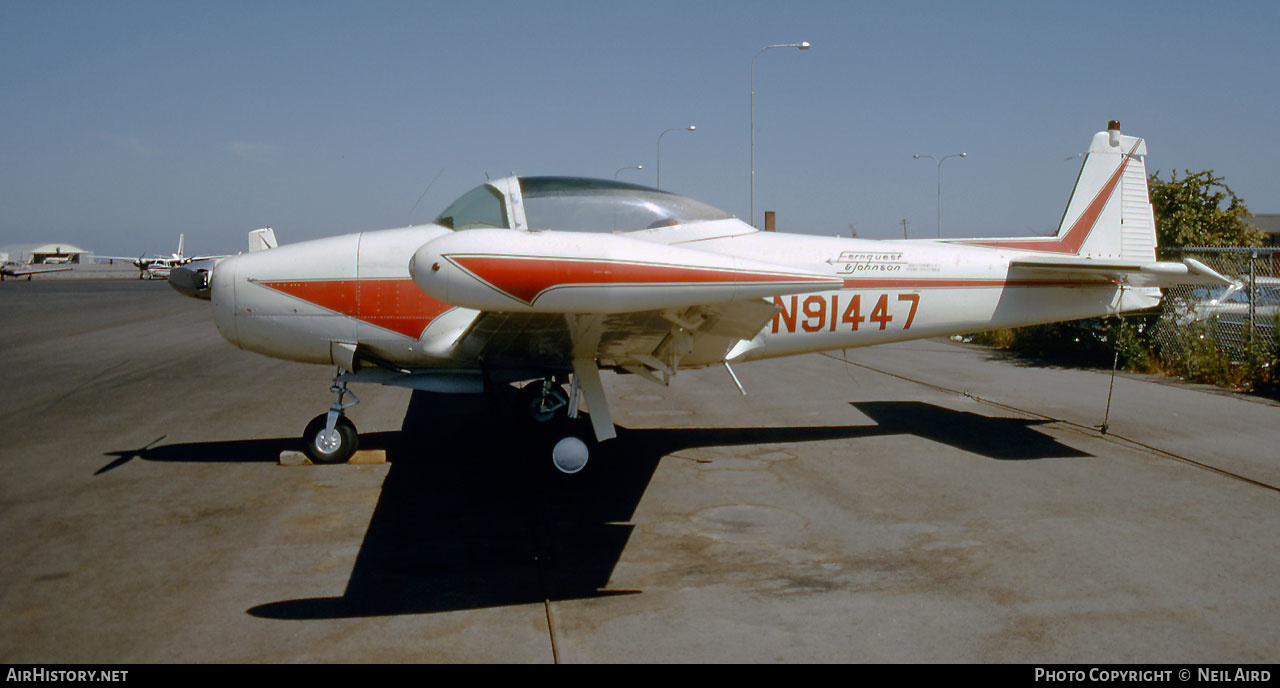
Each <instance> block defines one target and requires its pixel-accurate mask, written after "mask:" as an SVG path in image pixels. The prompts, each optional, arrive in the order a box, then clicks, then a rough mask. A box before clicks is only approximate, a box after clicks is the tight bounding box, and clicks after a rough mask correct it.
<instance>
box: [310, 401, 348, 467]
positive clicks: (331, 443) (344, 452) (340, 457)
mask: <svg viewBox="0 0 1280 688" xmlns="http://www.w3.org/2000/svg"><path fill="white" fill-rule="evenodd" d="M328 415H329V414H327V413H322V414H320V415H318V416H316V417H315V418H312V419H311V422H310V423H307V429H306V430H304V431H303V432H302V442H303V445H304V447H303V451H304V452H306V454H307V458H309V459H311V463H317V464H331V463H345V462H346V461H347V459H350V458H351V455H352V454H354V453H356V449H357V448H358V447H359V446H360V435H359V434H358V433H356V426H355V425H354V424H352V422H351V421H349V420H347V417H346V416H338V422H337V423H335V424H334V428H333V432H332V433H328V432H326V431H325V425H326V424H327V423H328V420H329V418H328Z"/></svg>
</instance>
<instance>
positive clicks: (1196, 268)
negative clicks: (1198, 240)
mask: <svg viewBox="0 0 1280 688" xmlns="http://www.w3.org/2000/svg"><path fill="white" fill-rule="evenodd" d="M1009 267H1010V270H1011V271H1012V270H1017V271H1020V272H1027V273H1033V274H1035V275H1036V276H1037V277H1047V278H1056V279H1067V280H1071V281H1081V282H1094V281H1097V282H1122V283H1125V284H1129V285H1131V286H1135V287H1172V286H1175V285H1179V284H1221V285H1227V286H1230V285H1234V284H1235V282H1234V281H1233V280H1231V279H1228V278H1226V277H1223V276H1222V275H1220V274H1218V273H1217V272H1214V271H1213V270H1212V269H1210V268H1209V267H1208V266H1206V265H1205V264H1204V263H1201V262H1200V261H1198V260H1196V259H1194V258H1184V259H1183V260H1182V262H1181V263H1174V262H1141V261H1126V260H1106V259H1095V258H1075V257H1063V258H1053V257H1044V258H1035V259H1027V260H1014V261H1011V262H1010V264H1009Z"/></svg>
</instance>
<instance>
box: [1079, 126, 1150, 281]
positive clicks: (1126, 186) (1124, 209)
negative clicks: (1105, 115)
mask: <svg viewBox="0 0 1280 688" xmlns="http://www.w3.org/2000/svg"><path fill="white" fill-rule="evenodd" d="M1146 159H1147V144H1146V142H1145V141H1143V140H1142V139H1140V138H1137V137H1135V136H1125V135H1124V134H1121V133H1120V123H1119V122H1114V121H1113V122H1111V123H1110V124H1109V125H1108V127H1107V131H1102V132H1098V133H1097V134H1095V135H1094V137H1093V140H1092V141H1091V142H1090V143H1089V150H1088V151H1087V154H1086V155H1085V159H1084V166H1083V167H1081V168H1080V177H1079V178H1078V179H1077V180H1076V187H1075V189H1074V190H1073V191H1072V193H1071V200H1070V201H1068V202H1067V211H1066V213H1064V214H1063V216H1062V225H1061V226H1059V227H1058V235H1057V239H1058V240H1059V241H1061V242H1063V244H1065V245H1066V246H1068V247H1072V248H1074V249H1075V251H1074V252H1075V253H1078V254H1079V255H1081V256H1089V257H1092V258H1117V259H1127V260H1144V261H1154V260H1155V259H1156V222H1155V216H1154V214H1153V213H1152V210H1151V201H1150V199H1149V197H1148V195H1147V165H1146Z"/></svg>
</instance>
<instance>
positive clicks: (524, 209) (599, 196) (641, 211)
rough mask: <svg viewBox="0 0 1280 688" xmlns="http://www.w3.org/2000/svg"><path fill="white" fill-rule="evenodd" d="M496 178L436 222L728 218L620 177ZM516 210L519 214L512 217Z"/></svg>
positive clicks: (631, 225) (568, 223) (645, 224)
mask: <svg viewBox="0 0 1280 688" xmlns="http://www.w3.org/2000/svg"><path fill="white" fill-rule="evenodd" d="M501 181H502V180H498V182H489V183H487V184H482V185H480V186H478V187H476V188H474V189H472V190H471V191H468V192H467V193H465V194H463V195H462V196H461V197H460V198H459V199H458V200H456V201H454V202H453V204H451V205H450V206H449V207H448V208H446V209H445V210H444V212H442V213H441V214H440V217H438V218H436V220H435V222H436V224H440V225H444V226H445V227H450V228H453V229H458V230H462V229H475V228H479V227H496V228H502V229H512V228H517V227H527V228H529V229H534V230H544V229H545V230H557V231H568V232H629V231H633V230H638V229H652V228H655V227H665V226H669V225H678V224H685V223H689V222H707V221H711V220H725V219H729V218H730V217H732V216H731V215H729V214H728V213H726V212H724V211H723V210H720V209H718V208H715V207H712V206H709V205H707V204H706V203H702V202H701V201H695V200H693V199H692V198H688V197H685V196H680V195H677V194H673V193H671V192H669V191H662V190H660V189H654V188H650V187H647V186H640V185H637V184H628V183H626V182H618V181H610V180H606V179H588V178H583V177H517V178H515V179H514V181H515V182H516V183H514V184H512V183H505V184H504V183H499V182H501ZM504 189H506V191H504ZM515 196H518V198H516V197H515ZM519 213H523V218H513V217H512V215H515V214H519Z"/></svg>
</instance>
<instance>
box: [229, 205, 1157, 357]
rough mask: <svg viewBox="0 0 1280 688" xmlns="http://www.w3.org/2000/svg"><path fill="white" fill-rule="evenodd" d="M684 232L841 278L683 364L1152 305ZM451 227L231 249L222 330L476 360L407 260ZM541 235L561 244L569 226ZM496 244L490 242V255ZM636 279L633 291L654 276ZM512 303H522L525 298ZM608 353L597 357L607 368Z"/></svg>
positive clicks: (317, 346) (742, 235)
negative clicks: (749, 335)
mask: <svg viewBox="0 0 1280 688" xmlns="http://www.w3.org/2000/svg"><path fill="white" fill-rule="evenodd" d="M665 229H669V228H663V229H657V230H643V231H639V232H631V233H627V234H626V236H627V237H628V238H629V239H634V240H638V241H644V242H649V243H651V244H652V245H654V246H655V247H656V248H665V247H667V246H668V244H667V243H666V242H665V241H664V239H665V236H664V230H665ZM682 232H684V235H685V236H687V235H688V234H689V233H690V232H693V233H695V234H697V235H699V238H698V239H697V240H696V241H695V242H693V243H692V246H696V250H697V251H699V252H702V253H705V254H708V255H716V256H726V257H730V258H734V259H741V260H745V261H760V262H762V263H763V262H767V263H770V264H773V265H780V266H786V267H789V268H794V269H796V270H797V271H802V272H804V273H806V274H820V275H825V276H829V277H830V278H831V280H832V282H831V283H832V284H833V285H838V286H836V288H832V289H826V290H822V291H816V292H815V291H808V292H806V293H798V294H794V295H781V296H773V297H771V298H769V299H767V300H770V301H772V302H773V303H774V304H775V306H776V311H777V312H776V313H775V315H774V316H773V318H772V320H771V321H770V322H768V323H767V324H766V325H765V326H764V327H763V328H762V329H761V330H760V332H759V333H758V334H757V335H756V337H755V338H753V339H750V340H749V341H744V342H742V343H739V344H738V345H737V346H736V347H734V348H733V350H729V349H720V350H713V351H697V352H692V353H693V354H694V355H691V356H686V357H685V358H683V359H682V360H681V361H680V367H697V366H705V365H710V364H715V363H719V362H720V361H722V360H725V358H726V357H731V358H732V359H733V360H753V359H762V358H769V357H774V356H786V355H792V354H798V353H806V352H815V351H824V350H834V349H843V348H853V347H858V346H867V345H873V344H880V343H885V342H891V341H901V340H907V339H918V338H924V337H933V336H939V335H946V334H954V333H957V332H965V331H972V330H977V329H987V328H991V327H1013V326H1020V325H1027V324H1032V323H1037V322H1049V321H1056V320H1065V319H1075V318H1084V317H1091V316H1099V315H1105V314H1109V313H1115V312H1117V311H1118V310H1127V309H1131V308H1136V307H1144V306H1148V305H1154V302H1153V301H1152V295H1151V294H1150V293H1149V292H1148V291H1144V290H1127V291H1125V290H1122V289H1120V287H1119V286H1118V285H1116V284H1115V283H1112V282H1099V281H1097V280H1085V279H1078V280H1072V279H1062V278H1057V279H1044V278H1038V277H1035V276H1021V277H1020V276H1018V275H1016V274H1014V273H1013V272H1011V270H1010V260H1011V256H1013V255H1017V254H1022V255H1025V252H1019V251H1009V250H1001V249H993V248H985V247H974V246H962V245H950V244H939V243H936V242H915V241H902V242H892V241H872V240H861V239H848V238H839V237H816V236H809V235H797V234H780V233H772V232H760V231H756V230H754V229H753V228H751V227H750V226H748V225H746V224H745V223H743V222H741V221H739V220H736V219H729V220H718V221H715V222H708V223H703V224H702V225H700V226H698V227H692V228H690V227H684V228H682ZM453 233H454V232H453V231H452V230H450V229H448V228H445V227H441V226H438V225H420V226H414V227H407V228H401V229H392V230H383V231H373V232H363V233H358V234H348V235H344V236H338V237H332V238H326V239H319V240H314V241H307V242H302V243H298V244H292V245H286V246H281V247H279V248H276V249H272V250H271V251H264V252H259V253H253V254H245V255H241V256H237V257H233V258H229V259H227V260H225V261H223V262H222V263H221V264H219V266H218V268H217V270H216V271H215V273H214V278H213V289H212V301H213V308H214V314H215V320H216V322H217V325H218V328H219V330H220V331H221V333H222V334H223V336H225V337H226V338H227V339H228V340H230V341H231V342H233V343H235V344H236V345H237V346H240V347H242V348H245V349H249V350H252V351H256V352H259V353H263V354H267V355H270V356H275V357H279V358H285V359H289V360H296V361H304V362H310V363H320V364H332V363H335V362H336V361H335V358H334V351H333V346H334V344H335V343H347V344H354V345H358V346H360V347H362V348H363V349H365V350H368V351H370V352H372V353H374V354H376V355H377V356H378V357H379V358H381V359H384V360H386V361H389V362H392V363H394V364H396V365H398V366H402V367H405V368H474V367H476V366H477V365H478V361H476V360H474V359H470V358H468V357H467V356H466V353H465V352H459V351H456V350H454V349H452V348H451V345H452V344H453V343H454V342H455V341H456V340H457V338H458V337H459V336H460V335H461V334H462V333H463V332H464V331H465V330H466V328H467V327H469V326H470V325H471V323H472V321H473V320H474V319H475V317H476V316H477V315H479V313H480V310H478V309H471V308H466V307H461V306H455V305H453V304H450V303H446V302H444V301H442V300H439V299H436V298H434V297H433V296H431V295H430V294H428V293H426V292H425V291H424V290H422V289H421V288H419V286H418V285H417V284H415V282H414V280H413V277H412V275H411V274H410V268H409V265H410V262H411V260H412V259H413V257H414V254H415V251H417V250H418V249H419V247H421V246H423V245H425V244H428V243H429V242H432V241H433V240H435V239H438V238H441V237H444V236H446V235H450V234H453ZM457 234H458V235H465V234H467V233H466V232H458V233H457ZM533 234H539V233H533ZM541 234H543V235H544V236H545V237H546V238H547V240H548V241H551V240H561V239H564V235H565V234H567V233H563V232H545V233H541ZM462 238H464V239H465V238H466V237H465V236H463V237H462ZM569 240H572V237H570V239H569ZM569 250H572V247H570V248H569V249H566V251H569ZM500 251H501V248H500V247H490V248H489V252H490V254H492V253H494V252H500ZM686 288H689V289H697V288H699V287H698V286H696V285H695V286H693V287H686ZM627 289H628V292H629V294H630V295H634V294H635V293H637V292H639V291H643V289H644V287H643V286H642V287H639V288H637V287H636V286H634V285H629V286H628V287H627ZM571 297H572V295H570V296H569V297H567V298H571ZM1156 297H1157V298H1158V292H1157V296H1156ZM694 298H695V299H696V298H698V297H696V296H695V297H694ZM511 306H512V311H513V312H519V308H520V307H521V304H519V303H515V302H513V303H512V304H511ZM486 310H493V309H486ZM570 312H571V311H570ZM610 363H611V362H610V361H608V360H601V365H602V367H609V364H610Z"/></svg>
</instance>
